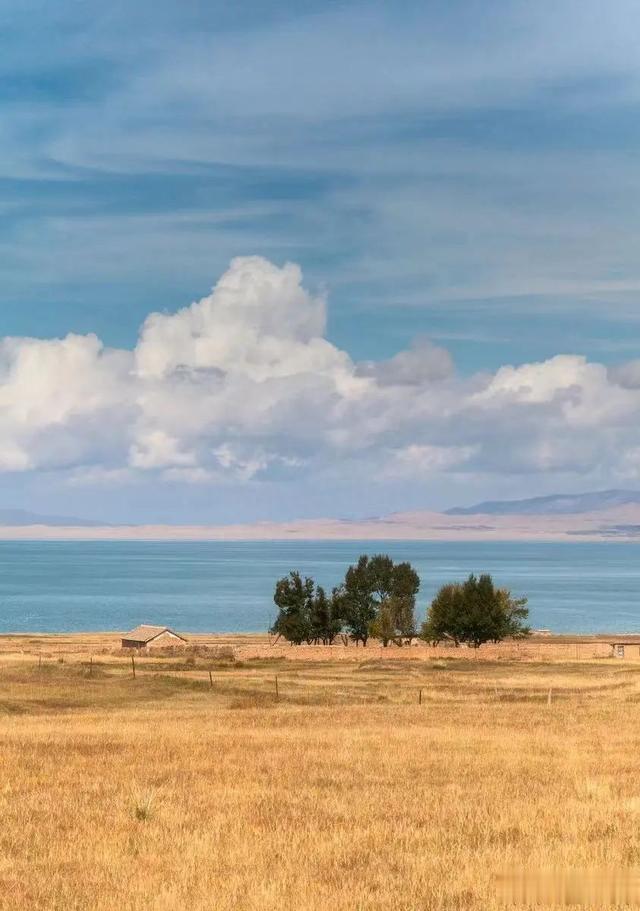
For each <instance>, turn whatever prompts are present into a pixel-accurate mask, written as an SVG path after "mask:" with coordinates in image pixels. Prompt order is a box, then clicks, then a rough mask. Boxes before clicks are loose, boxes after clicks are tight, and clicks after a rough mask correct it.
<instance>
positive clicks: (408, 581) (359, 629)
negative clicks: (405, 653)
mask: <svg viewBox="0 0 640 911" xmlns="http://www.w3.org/2000/svg"><path fill="white" fill-rule="evenodd" d="M419 588H420V578H419V576H418V574H417V572H416V571H415V570H414V569H413V567H412V566H411V564H410V563H397V564H395V563H394V562H393V560H392V559H391V557H389V556H388V555H386V554H376V555H375V556H373V557H369V556H367V555H366V554H363V555H362V556H361V557H360V558H359V560H358V562H357V563H356V564H355V566H350V567H349V569H348V570H347V572H346V575H345V578H344V583H343V584H342V586H341V587H340V588H339V589H338V591H337V592H336V601H337V603H338V604H339V610H340V613H341V616H342V618H343V620H344V623H345V626H346V628H347V630H348V632H349V634H350V636H351V638H352V639H353V640H354V641H355V642H362V644H363V645H366V644H367V641H368V640H369V637H370V636H371V635H375V636H380V638H381V639H382V641H383V644H384V645H388V644H389V642H391V641H401V640H402V637H403V636H405V637H407V638H409V637H411V636H412V635H413V636H414V635H415V634H416V631H415V599H416V595H417V593H418V589H419Z"/></svg>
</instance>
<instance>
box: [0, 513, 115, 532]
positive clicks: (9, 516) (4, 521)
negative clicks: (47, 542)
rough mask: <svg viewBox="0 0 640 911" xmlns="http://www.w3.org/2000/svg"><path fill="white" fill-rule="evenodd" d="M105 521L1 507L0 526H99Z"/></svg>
mask: <svg viewBox="0 0 640 911" xmlns="http://www.w3.org/2000/svg"><path fill="white" fill-rule="evenodd" d="M105 524H106V523H105V522H93V521H91V519H78V518H75V517H73V516H41V515H38V513H35V512H28V511H27V510H26V509H0V526H1V525H5V526H10V527H11V528H18V527H23V526H27V525H48V526H51V527H61V526H62V527H66V528H97V527H99V526H104V525H105Z"/></svg>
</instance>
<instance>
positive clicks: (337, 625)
mask: <svg viewBox="0 0 640 911" xmlns="http://www.w3.org/2000/svg"><path fill="white" fill-rule="evenodd" d="M336 607H337V605H336V603H335V599H334V598H333V597H331V598H327V593H326V592H325V590H324V588H322V586H320V585H319V586H318V587H317V589H316V593H315V596H314V597H313V599H312V601H311V604H310V609H311V613H310V618H309V620H310V622H309V627H310V629H309V635H310V638H311V640H312V641H313V642H316V643H317V642H322V644H323V645H331V643H332V642H333V640H334V639H335V638H336V636H337V635H338V633H339V632H340V630H341V628H342V621H341V620H340V618H339V617H338V616H337V613H338V612H337V610H336Z"/></svg>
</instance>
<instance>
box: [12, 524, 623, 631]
mask: <svg viewBox="0 0 640 911" xmlns="http://www.w3.org/2000/svg"><path fill="white" fill-rule="evenodd" d="M380 552H384V553H389V554H390V555H391V556H392V557H393V558H394V559H396V560H400V559H402V560H409V561H410V562H411V563H413V565H414V566H415V567H416V569H417V570H418V572H419V573H420V576H421V579H422V587H421V590H420V596H419V606H420V613H421V614H422V613H424V608H425V605H426V603H427V602H428V601H429V600H430V599H431V597H432V596H433V594H434V592H435V591H436V589H437V588H438V587H439V586H440V585H442V584H443V583H444V582H448V581H453V580H456V579H462V578H464V577H465V576H466V575H468V574H469V573H470V572H472V571H474V572H476V573H480V572H490V573H492V574H493V576H494V579H495V581H496V582H498V583H499V584H500V585H501V586H507V587H509V588H510V589H511V590H512V591H513V593H514V594H517V595H526V596H527V597H528V598H529V607H530V611H531V614H530V619H531V623H532V625H533V626H536V627H549V628H551V629H552V630H554V631H557V632H584V633H588V632H602V631H607V632H640V544H632V543H631V544H629V543H621V542H605V543H591V542H579V543H562V544H539V543H527V542H516V543H501V542H487V543H476V542H464V543H458V542H456V543H450V542H446V543H433V542H418V541H408V542H407V541H388V542H387V541H377V542H358V541H317V542H312V541H304V542H299V541H297V542H292V541H286V542H278V541H274V542H266V543H265V542H242V543H235V542H233V543H232V542H212V543H208V542H207V543H190V542H189V543H174V542H162V543H139V542H135V543H134V542H110V541H105V542H102V541H101V542H49V541H47V542H0V632H20V631H28V632H57V631H60V632H70V631H74V630H123V629H128V628H129V627H132V626H135V625H136V624H138V623H144V622H146V623H162V624H167V625H169V626H175V627H176V628H178V629H180V630H184V631H187V632H188V631H192V632H210V631H212V632H213V631H215V632H251V631H261V630H265V629H266V628H267V627H268V626H269V624H270V623H271V621H272V620H273V617H274V605H273V601H272V595H273V588H274V583H275V581H276V579H278V578H279V577H280V576H282V575H284V574H286V573H287V572H288V571H289V570H291V569H299V570H300V571H301V572H302V573H305V574H308V575H312V576H313V577H314V578H315V579H316V581H318V582H319V583H322V584H323V585H325V586H327V588H331V586H333V585H334V584H336V583H338V582H339V580H340V579H341V578H342V577H343V575H344V571H345V569H346V567H347V566H348V565H349V564H350V563H352V562H354V560H356V559H357V557H358V555H359V554H361V553H370V554H373V553H380Z"/></svg>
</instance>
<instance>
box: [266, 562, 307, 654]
mask: <svg viewBox="0 0 640 911" xmlns="http://www.w3.org/2000/svg"><path fill="white" fill-rule="evenodd" d="M314 588H315V585H314V581H313V579H310V578H309V577H305V578H304V579H303V578H302V576H301V575H300V573H299V572H290V573H289V575H288V576H284V578H282V579H278V581H277V582H276V590H275V592H274V595H273V600H274V602H275V604H276V606H277V607H278V616H277V617H276V620H275V623H274V624H273V626H272V627H271V630H270V632H272V633H274V634H276V635H278V636H282V637H283V638H284V639H286V640H287V641H288V642H293V643H295V644H296V645H300V643H301V642H305V641H307V640H308V639H309V638H310V635H311V615H312V608H313V602H314Z"/></svg>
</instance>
